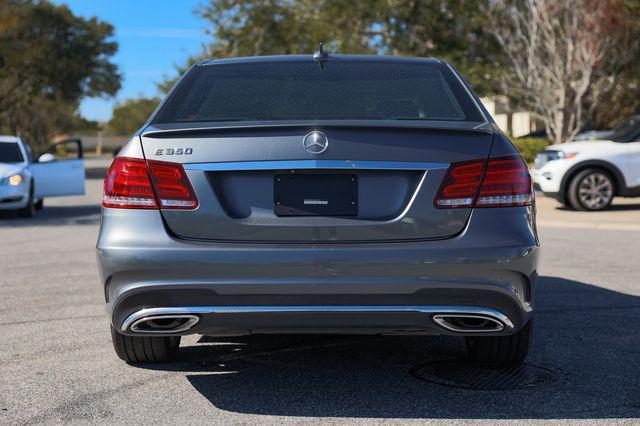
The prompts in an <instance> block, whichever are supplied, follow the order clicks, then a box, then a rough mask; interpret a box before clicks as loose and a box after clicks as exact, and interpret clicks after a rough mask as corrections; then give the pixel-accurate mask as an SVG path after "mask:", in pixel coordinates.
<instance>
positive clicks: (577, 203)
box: [567, 168, 616, 211]
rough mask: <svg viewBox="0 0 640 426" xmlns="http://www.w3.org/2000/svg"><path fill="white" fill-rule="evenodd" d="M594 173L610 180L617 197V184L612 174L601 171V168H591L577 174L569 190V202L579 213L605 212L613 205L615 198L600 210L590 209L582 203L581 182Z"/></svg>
mask: <svg viewBox="0 0 640 426" xmlns="http://www.w3.org/2000/svg"><path fill="white" fill-rule="evenodd" d="M593 173H599V174H602V175H604V176H606V177H607V179H609V182H610V183H611V188H612V190H613V194H614V196H615V193H616V183H615V181H614V180H613V178H612V176H611V174H610V173H609V172H607V171H606V170H603V169H599V168H589V169H585V170H583V171H581V172H579V173H578V174H576V175H575V176H574V177H573V178H572V179H571V182H570V183H569V188H568V190H567V200H568V201H569V205H571V207H573V208H574V209H575V210H579V211H599V210H604V209H606V208H607V207H609V206H610V205H611V202H612V201H613V197H611V199H610V200H609V202H608V203H607V204H605V205H604V206H602V207H599V208H592V207H589V206H587V205H585V204H583V203H582V201H581V200H580V194H579V193H578V191H579V188H578V186H579V185H580V182H581V181H582V180H583V179H584V178H585V177H586V176H589V175H590V174H593Z"/></svg>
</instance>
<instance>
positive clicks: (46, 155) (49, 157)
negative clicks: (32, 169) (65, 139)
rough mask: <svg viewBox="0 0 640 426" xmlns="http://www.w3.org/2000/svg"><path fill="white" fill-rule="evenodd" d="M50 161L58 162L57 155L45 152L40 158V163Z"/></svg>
mask: <svg viewBox="0 0 640 426" xmlns="http://www.w3.org/2000/svg"><path fill="white" fill-rule="evenodd" d="M50 161H56V157H55V155H53V154H51V153H48V152H45V153H44V154H42V155H41V156H40V157H38V163H48V162H50Z"/></svg>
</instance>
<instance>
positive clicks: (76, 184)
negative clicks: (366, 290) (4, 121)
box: [0, 136, 84, 217]
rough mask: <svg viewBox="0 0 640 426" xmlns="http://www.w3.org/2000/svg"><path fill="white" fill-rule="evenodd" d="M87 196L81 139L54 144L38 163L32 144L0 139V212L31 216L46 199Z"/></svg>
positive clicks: (39, 158)
mask: <svg viewBox="0 0 640 426" xmlns="http://www.w3.org/2000/svg"><path fill="white" fill-rule="evenodd" d="M82 194H84V160H83V159H82V143H81V142H80V140H66V141H63V142H59V143H57V144H54V145H52V146H51V147H50V148H49V149H48V150H47V151H46V152H45V153H43V154H41V155H40V156H39V157H38V158H37V159H36V160H34V159H33V155H32V153H31V149H30V148H29V145H28V144H26V143H24V142H23V140H22V139H21V138H19V137H15V136H0V211H1V210H15V211H17V213H18V215H19V216H22V217H31V216H33V215H34V214H35V212H36V210H37V209H40V208H42V205H43V204H42V203H43V200H44V198H45V197H57V196H63V195H82Z"/></svg>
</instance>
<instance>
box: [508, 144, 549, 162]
mask: <svg viewBox="0 0 640 426" xmlns="http://www.w3.org/2000/svg"><path fill="white" fill-rule="evenodd" d="M513 144H514V145H515V146H516V148H518V151H520V155H522V157H523V158H524V159H525V161H526V162H527V163H529V164H531V163H533V160H535V159H536V155H537V154H538V152H540V150H542V149H543V148H545V147H547V146H549V145H551V142H549V141H548V140H547V139H545V138H515V139H513Z"/></svg>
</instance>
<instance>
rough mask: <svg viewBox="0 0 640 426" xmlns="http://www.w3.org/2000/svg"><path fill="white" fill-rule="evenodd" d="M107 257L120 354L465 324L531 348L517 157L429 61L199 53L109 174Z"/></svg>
mask: <svg viewBox="0 0 640 426" xmlns="http://www.w3.org/2000/svg"><path fill="white" fill-rule="evenodd" d="M102 205H103V207H104V208H103V209H102V220H101V229H100V234H99V237H98V243H97V253H98V266H99V270H100V275H101V279H102V282H101V285H102V290H103V294H104V295H105V302H106V304H107V311H108V313H109V319H110V322H111V336H112V340H113V346H114V349H115V352H116V353H117V355H118V356H119V357H120V358H122V359H123V360H125V361H126V362H129V363H139V362H157V361H169V360H171V359H173V358H174V357H175V356H176V354H177V352H178V348H179V343H180V336H182V335H186V334H192V333H199V334H205V335H213V336H216V335H229V334H231V335H233V334H236V335H237V334H253V333H257V334H269V333H275V334H278V333H342V334H401V335H402V334H409V335H421V334H432V335H433V334H436V335H437V334H446V335H452V336H456V335H457V336H464V337H466V340H467V347H468V352H469V355H470V358H471V359H472V360H474V361H476V362H481V363H489V364H498V365H500V364H513V363H519V362H522V360H524V358H525V357H526V356H527V353H528V350H529V342H530V339H531V333H532V322H533V321H532V318H533V311H534V289H535V285H536V279H537V275H538V273H537V264H538V253H539V240H538V237H537V232H536V224H535V206H534V197H533V191H532V182H531V177H530V175H529V171H528V168H527V166H526V164H525V162H524V161H523V160H522V158H521V157H520V155H519V154H518V152H517V150H516V148H515V147H514V146H513V145H512V144H511V142H510V141H509V139H508V138H507V137H506V136H505V135H504V134H503V133H502V132H501V131H500V130H499V129H498V128H497V126H496V125H495V123H494V122H493V120H492V119H491V117H490V116H489V114H488V112H487V111H486V110H485V109H484V108H483V107H482V105H480V102H479V99H478V98H477V96H475V94H474V93H473V92H472V90H471V88H470V87H469V86H468V85H467V84H466V83H465V82H464V80H463V79H462V77H461V76H460V75H459V74H458V73H457V72H456V71H455V70H454V69H453V68H452V67H451V66H450V65H449V64H447V63H446V62H443V61H440V60H437V59H425V58H399V57H384V56H383V57H379V56H358V55H354V56H350V55H326V54H323V53H322V52H321V51H319V52H316V54H315V55H313V56H312V55H293V56H274V57H257V58H234V59H221V60H208V61H203V62H200V63H198V64H196V65H194V66H193V67H192V68H191V69H190V70H189V71H188V72H187V73H186V74H185V76H183V77H182V78H181V79H180V81H179V83H177V85H176V86H175V87H174V88H173V89H172V90H171V91H170V92H169V94H168V95H167V97H166V98H165V100H164V101H163V103H162V104H161V106H160V107H159V109H158V110H157V112H156V113H154V114H153V115H152V117H151V118H150V120H149V122H148V124H147V125H145V127H143V128H142V129H141V130H140V131H139V132H138V133H137V134H136V135H135V136H134V137H133V138H131V140H130V141H129V142H128V143H127V144H126V145H125V147H124V148H123V149H122V150H121V151H120V152H119V153H118V156H117V157H116V158H115V160H114V162H113V164H112V166H111V168H110V170H109V172H108V174H107V177H106V179H105V186H104V198H103V204H102Z"/></svg>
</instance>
